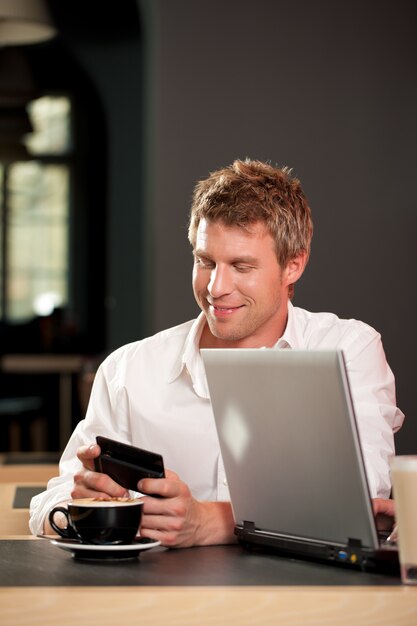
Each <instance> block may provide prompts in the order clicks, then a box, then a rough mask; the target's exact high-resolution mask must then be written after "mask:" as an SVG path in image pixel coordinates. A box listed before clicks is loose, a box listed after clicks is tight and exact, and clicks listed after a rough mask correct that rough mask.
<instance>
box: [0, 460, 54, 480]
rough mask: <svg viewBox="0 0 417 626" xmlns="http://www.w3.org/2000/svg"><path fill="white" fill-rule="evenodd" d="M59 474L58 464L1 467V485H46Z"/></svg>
mask: <svg viewBox="0 0 417 626" xmlns="http://www.w3.org/2000/svg"><path fill="white" fill-rule="evenodd" d="M58 474H59V469H58V465H57V464H56V463H45V464H37V463H34V464H30V463H27V464H26V463H22V464H21V465H20V464H19V465H13V464H12V465H0V483H16V484H20V483H22V484H27V483H44V484H46V483H47V482H48V480H49V479H50V478H53V477H54V476H58Z"/></svg>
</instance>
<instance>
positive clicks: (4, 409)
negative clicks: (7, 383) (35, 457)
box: [0, 396, 47, 452]
mask: <svg viewBox="0 0 417 626" xmlns="http://www.w3.org/2000/svg"><path fill="white" fill-rule="evenodd" d="M42 409H43V399H42V398H41V397H40V396H22V397H19V396H14V397H4V398H0V424H1V430H2V431H3V433H4V434H5V435H6V436H5V437H4V439H3V440H4V441H5V440H7V443H8V446H7V451H9V452H22V451H24V450H28V451H37V450H46V449H47V441H46V418H45V415H44V414H43V413H42ZM5 443H6V441H5Z"/></svg>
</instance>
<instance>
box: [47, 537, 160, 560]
mask: <svg viewBox="0 0 417 626" xmlns="http://www.w3.org/2000/svg"><path fill="white" fill-rule="evenodd" d="M51 544H52V545H54V546H57V547H58V548H60V549H61V550H66V551H67V552H71V553H72V554H73V556H76V557H78V558H82V559H126V558H134V557H136V556H138V555H139V553H140V552H143V551H144V550H150V549H151V548H156V547H157V546H159V545H160V544H161V542H160V541H151V540H149V539H145V538H144V539H140V538H139V537H138V538H137V539H136V540H135V541H133V542H132V543H128V544H118V545H95V544H91V543H82V542H81V541H74V540H69V539H61V538H56V539H51Z"/></svg>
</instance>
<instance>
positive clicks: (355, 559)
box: [348, 537, 366, 565]
mask: <svg viewBox="0 0 417 626" xmlns="http://www.w3.org/2000/svg"><path fill="white" fill-rule="evenodd" d="M348 553H349V554H348V559H349V562H350V563H352V564H353V565H364V564H365V563H366V555H365V554H364V552H363V550H362V541H361V540H360V539H352V537H349V539H348Z"/></svg>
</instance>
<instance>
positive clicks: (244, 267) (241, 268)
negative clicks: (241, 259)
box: [235, 265, 252, 272]
mask: <svg viewBox="0 0 417 626" xmlns="http://www.w3.org/2000/svg"><path fill="white" fill-rule="evenodd" d="M235 269H236V270H237V271H238V272H250V270H251V269H252V267H251V266H250V265H235Z"/></svg>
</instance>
